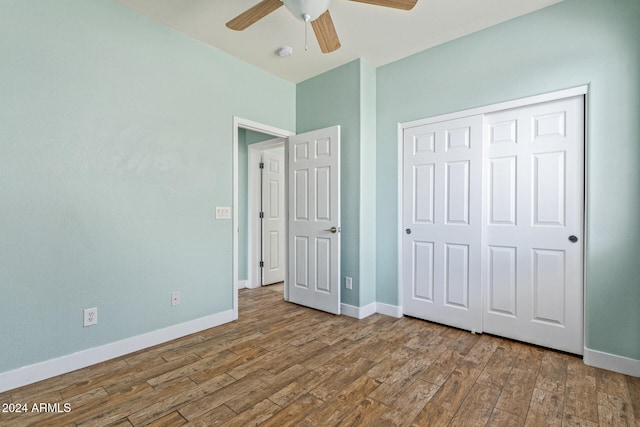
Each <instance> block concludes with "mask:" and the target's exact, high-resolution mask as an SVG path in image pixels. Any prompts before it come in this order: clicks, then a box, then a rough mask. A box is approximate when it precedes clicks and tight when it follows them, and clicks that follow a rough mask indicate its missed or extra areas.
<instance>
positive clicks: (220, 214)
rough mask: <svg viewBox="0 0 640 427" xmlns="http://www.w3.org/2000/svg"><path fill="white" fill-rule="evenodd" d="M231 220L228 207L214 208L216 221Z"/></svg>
mask: <svg viewBox="0 0 640 427" xmlns="http://www.w3.org/2000/svg"><path fill="white" fill-rule="evenodd" d="M229 218H231V208H230V207H229V206H216V219H229Z"/></svg>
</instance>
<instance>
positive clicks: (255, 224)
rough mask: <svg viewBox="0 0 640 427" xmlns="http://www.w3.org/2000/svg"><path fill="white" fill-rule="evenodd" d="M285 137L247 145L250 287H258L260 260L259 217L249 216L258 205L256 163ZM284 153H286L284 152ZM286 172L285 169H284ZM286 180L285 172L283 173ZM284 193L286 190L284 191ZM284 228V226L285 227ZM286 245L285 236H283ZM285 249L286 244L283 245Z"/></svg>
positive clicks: (248, 270)
mask: <svg viewBox="0 0 640 427" xmlns="http://www.w3.org/2000/svg"><path fill="white" fill-rule="evenodd" d="M285 143H286V139H285V138H274V139H270V140H268V141H262V142H256V143H255V144H251V145H249V147H248V154H247V158H248V166H249V167H248V170H247V173H248V175H249V176H248V181H247V192H248V203H247V210H248V211H249V218H248V222H249V224H248V228H247V236H248V237H249V242H248V244H247V250H248V253H247V287H248V288H251V289H255V288H259V287H260V284H261V283H260V267H258V262H259V261H260V250H261V249H263V248H260V243H259V242H260V218H258V217H257V216H255V215H254V216H253V217H252V216H251V212H253V213H255V212H258V211H259V209H258V207H259V206H260V199H261V197H260V195H261V194H260V187H259V185H258V180H259V179H260V172H259V171H258V165H259V163H260V159H261V155H262V152H264V151H267V150H271V149H273V148H279V147H285ZM285 154H286V153H285ZM285 172H286V170H285ZM285 180H286V173H285ZM285 194H286V191H285ZM282 202H283V204H284V212H286V211H287V209H286V203H287V201H286V198H285V200H283V201H282ZM285 228H286V227H285ZM285 245H286V238H285ZM285 250H286V246H285ZM285 274H286V272H285Z"/></svg>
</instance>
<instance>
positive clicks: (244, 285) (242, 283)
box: [238, 280, 249, 289]
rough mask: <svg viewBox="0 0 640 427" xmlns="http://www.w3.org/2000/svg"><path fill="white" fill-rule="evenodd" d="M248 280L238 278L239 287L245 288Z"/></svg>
mask: <svg viewBox="0 0 640 427" xmlns="http://www.w3.org/2000/svg"><path fill="white" fill-rule="evenodd" d="M247 283H249V281H248V280H238V289H244V288H246V287H247Z"/></svg>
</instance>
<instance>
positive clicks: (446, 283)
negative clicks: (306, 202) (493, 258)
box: [401, 115, 482, 332]
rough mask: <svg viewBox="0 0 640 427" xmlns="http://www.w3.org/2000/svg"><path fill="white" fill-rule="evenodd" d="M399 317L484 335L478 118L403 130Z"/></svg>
mask: <svg viewBox="0 0 640 427" xmlns="http://www.w3.org/2000/svg"><path fill="white" fill-rule="evenodd" d="M402 179H403V219H402V223H403V230H402V232H403V239H402V266H401V268H402V269H403V275H402V277H403V281H404V285H403V286H404V289H403V293H402V295H403V311H404V313H405V314H408V315H410V316H415V317H420V318H423V319H427V320H431V321H435V322H439V323H446V324H448V325H452V326H455V327H458V328H462V329H467V330H471V331H477V332H481V330H482V304H481V301H482V299H481V298H482V293H481V235H482V219H481V209H482V116H481V115H477V116H471V117H465V118H461V119H457V120H449V121H445V122H438V123H432V124H427V125H422V126H417V127H413V128H407V129H405V130H404V140H403V177H402Z"/></svg>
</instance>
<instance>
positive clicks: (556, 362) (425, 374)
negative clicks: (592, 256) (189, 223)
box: [0, 286, 640, 427]
mask: <svg viewBox="0 0 640 427" xmlns="http://www.w3.org/2000/svg"><path fill="white" fill-rule="evenodd" d="M239 300H240V319H239V320H238V321H236V322H233V323H230V324H226V325H222V326H219V327H217V328H212V329H209V330H207V331H204V332H201V333H198V334H194V335H190V336H188V337H184V338H181V339H178V340H175V341H171V342H169V343H166V344H162V345H159V346H156V347H153V348H150V349H147V350H143V351H140V352H137V353H133V354H130V355H127V356H124V357H121V358H118V359H114V360H111V361H108V362H104V363H101V364H98V365H95V366H92V367H89V368H85V369H81V370H78V371H75V372H71V373H68V374H65V375H62V376H59V377H56V378H52V379H49V380H45V381H42V382H39V383H36V384H32V385H29V386H26V387H22V388H19V389H15V390H12V391H9V392H5V393H0V402H2V403H8V402H13V403H18V402H27V403H29V405H32V404H33V403H59V404H60V409H61V410H64V407H63V406H62V405H63V404H65V403H67V404H69V406H70V409H71V411H70V412H67V413H64V412H63V413H27V414H7V413H0V425H2V426H11V427H20V426H28V425H36V426H73V425H77V426H132V425H133V426H142V425H147V426H181V425H188V426H214V425H225V426H253V425H260V426H277V427H280V426H287V425H296V426H323V427H324V426H333V425H339V426H350V425H353V426H410V425H414V426H445V425H450V426H484V425H488V426H596V425H611V426H632V427H639V426H640V378H634V377H629V376H625V375H621V374H617V373H614V372H609V371H605V370H602V369H596V368H592V367H589V366H585V365H584V364H583V363H582V360H581V359H580V358H578V357H575V356H571V355H567V354H563V353H558V352H554V351H550V350H545V349H542V348H539V347H535V346H530V345H525V344H522V343H518V342H514V341H510V340H507V339H502V338H498V337H494V336H489V335H472V334H470V333H468V332H465V331H461V330H458V329H453V328H448V327H445V326H442V325H437V324H432V323H429V322H425V321H421V320H416V319H412V318H401V319H395V318H391V317H386V316H383V315H378V314H376V315H373V316H370V317H368V318H366V319H364V320H356V319H353V318H349V317H346V316H333V315H330V314H325V313H322V312H318V311H315V310H311V309H307V308H304V307H299V306H296V305H293V304H289V303H285V302H284V301H283V300H282V287H281V286H279V287H278V286H277V287H275V288H274V287H266V288H262V289H256V290H241V291H240V296H239ZM29 410H31V407H30V408H29Z"/></svg>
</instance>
